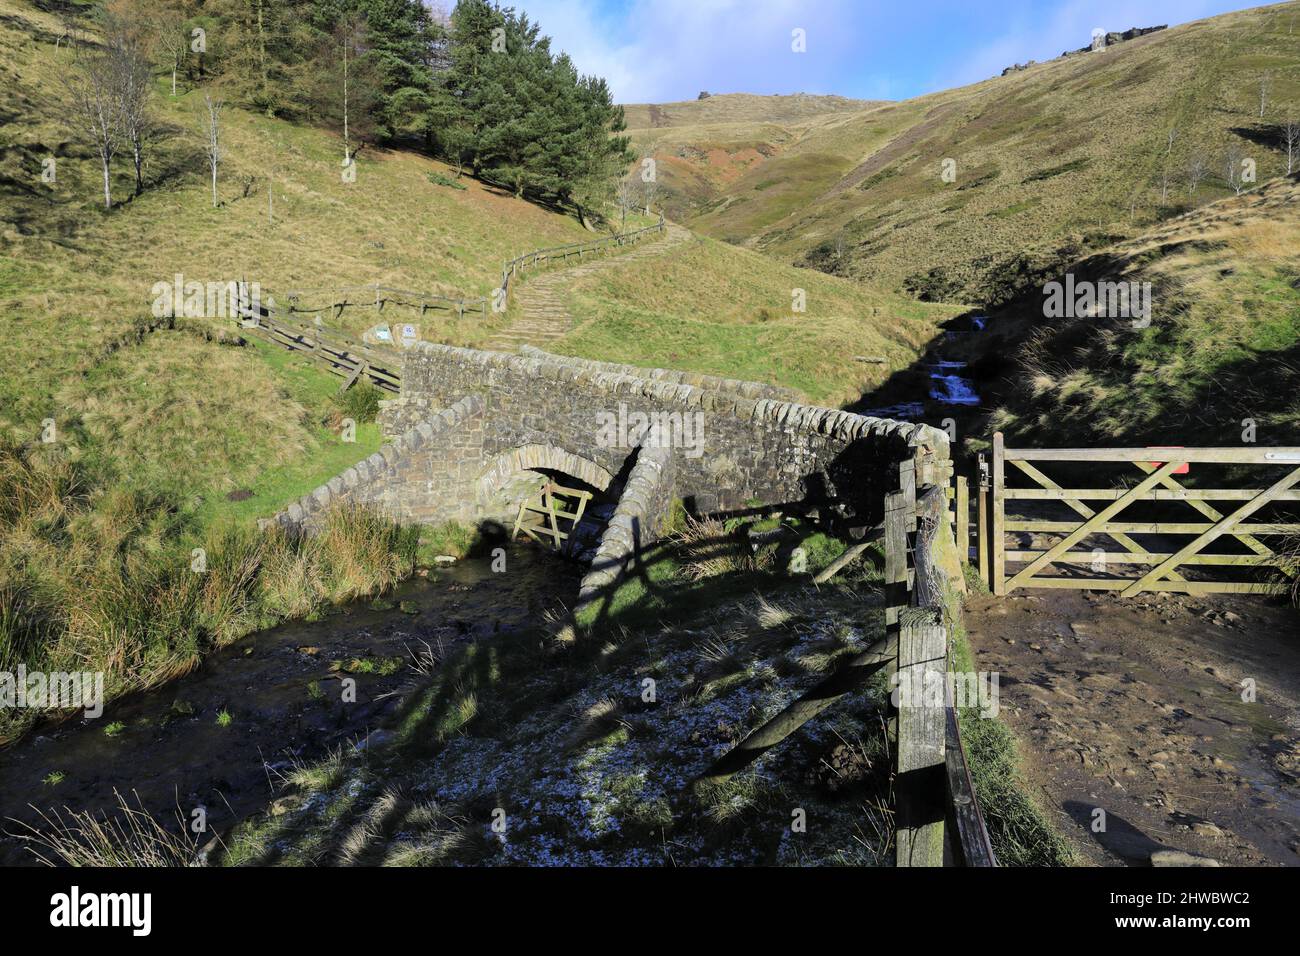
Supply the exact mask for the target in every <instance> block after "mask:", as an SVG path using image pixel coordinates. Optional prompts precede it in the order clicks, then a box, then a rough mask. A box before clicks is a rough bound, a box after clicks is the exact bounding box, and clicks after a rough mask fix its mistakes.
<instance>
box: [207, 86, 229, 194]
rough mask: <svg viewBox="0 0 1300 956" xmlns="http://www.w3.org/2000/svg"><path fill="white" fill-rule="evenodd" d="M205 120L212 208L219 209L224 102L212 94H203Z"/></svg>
mask: <svg viewBox="0 0 1300 956" xmlns="http://www.w3.org/2000/svg"><path fill="white" fill-rule="evenodd" d="M203 105H204V108H205V115H204V119H205V121H206V124H205V129H206V132H207V153H208V165H209V166H210V167H211V168H212V208H213V209H216V208H217V166H218V165H219V164H220V163H221V107H222V106H224V105H225V101H224V100H214V99H213V98H212V94H210V93H204V94H203Z"/></svg>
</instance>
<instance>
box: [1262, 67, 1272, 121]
mask: <svg viewBox="0 0 1300 956" xmlns="http://www.w3.org/2000/svg"><path fill="white" fill-rule="evenodd" d="M1272 92H1273V77H1272V74H1269V73H1264V74H1261V75H1260V78H1259V115H1260V118H1261V119H1262V118H1263V116H1264V113H1265V112H1267V110H1268V96H1269V94H1270V93H1272Z"/></svg>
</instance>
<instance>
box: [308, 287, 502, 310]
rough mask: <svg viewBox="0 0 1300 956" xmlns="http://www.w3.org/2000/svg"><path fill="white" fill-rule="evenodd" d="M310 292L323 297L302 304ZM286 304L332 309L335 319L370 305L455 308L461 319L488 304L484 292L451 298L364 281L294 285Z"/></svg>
mask: <svg viewBox="0 0 1300 956" xmlns="http://www.w3.org/2000/svg"><path fill="white" fill-rule="evenodd" d="M311 296H323V297H325V301H324V302H323V303H322V304H319V305H305V304H304V303H303V299H304V298H305V297H306V298H310V297H311ZM287 298H288V301H289V305H288V308H287V310H286V311H288V312H294V313H299V314H307V315H313V316H320V315H322V314H323V313H326V312H330V313H332V315H331V317H332V318H334V319H338V318H339V317H340V316H341V315H343V310H344V309H347V308H373V309H374V310H375V311H376V312H383V310H384V307H385V306H387V305H390V304H391V305H396V306H402V307H404V308H408V309H411V310H413V311H418V312H419V314H420V315H421V316H424V315H426V314H427V313H429V312H430V311H443V312H448V313H451V312H454V313H456V317H457V318H459V319H463V318H464V317H465V314H466V313H471V314H473V313H477V314H479V315H487V314H488V311H489V310H490V308H491V305H490V300H489V299H488V297H487V296H485V295H484V296H478V297H476V298H464V297H462V298H454V297H452V296H446V295H433V294H431V293H428V292H411V291H410V290H407V289H394V288H390V287H389V286H384V285H379V284H378V283H376V284H374V285H363V286H344V287H342V288H338V289H307V290H303V289H294V290H292V291H290V292H289V293H288V294H287Z"/></svg>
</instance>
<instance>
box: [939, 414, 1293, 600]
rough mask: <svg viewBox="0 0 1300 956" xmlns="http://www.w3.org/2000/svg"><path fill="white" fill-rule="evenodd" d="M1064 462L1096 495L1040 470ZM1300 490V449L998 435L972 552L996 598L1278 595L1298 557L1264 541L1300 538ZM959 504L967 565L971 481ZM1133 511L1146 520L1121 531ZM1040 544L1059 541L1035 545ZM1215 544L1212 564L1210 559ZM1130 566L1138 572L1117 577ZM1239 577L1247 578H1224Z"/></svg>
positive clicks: (959, 493) (985, 473)
mask: <svg viewBox="0 0 1300 956" xmlns="http://www.w3.org/2000/svg"><path fill="white" fill-rule="evenodd" d="M1058 463H1060V465H1061V466H1064V467H1070V466H1073V469H1074V471H1075V472H1076V473H1084V474H1086V475H1087V478H1086V480H1087V481H1088V482H1089V483H1090V484H1091V485H1092V486H1091V487H1066V486H1063V485H1062V484H1061V483H1060V482H1058V480H1056V479H1054V478H1052V477H1050V476H1049V475H1048V474H1046V473H1045V472H1044V471H1043V468H1046V467H1048V466H1049V465H1051V466H1053V467H1056V466H1057V465H1058ZM1108 465H1121V466H1123V472H1122V474H1121V475H1120V476H1119V478H1118V480H1117V481H1115V482H1114V484H1113V485H1112V486H1111V487H1098V486H1099V485H1102V484H1104V482H1103V481H1100V480H1098V478H1097V477H1096V475H1097V474H1098V473H1099V472H1103V473H1104V469H1105V467H1106V466H1108ZM1008 466H1010V468H1008ZM1040 466H1042V467H1040ZM1205 466H1210V468H1211V469H1212V468H1214V467H1222V468H1228V469H1229V470H1230V471H1231V472H1233V473H1234V474H1235V475H1236V476H1239V480H1238V481H1237V482H1236V484H1237V486H1236V487H1222V486H1219V485H1218V484H1217V483H1216V479H1213V478H1207V477H1206V476H1205V474H1204V473H1205V472H1206V471H1207V469H1206V467H1205ZM1133 472H1136V474H1133ZM1270 472H1271V473H1270ZM1129 474H1132V476H1133V480H1129V479H1128V478H1127V475H1129ZM1184 474H1191V475H1192V478H1193V479H1199V480H1198V481H1197V484H1196V486H1195V487H1188V486H1187V485H1186V484H1185V483H1183V482H1180V481H1179V480H1178V478H1177V477H1175V476H1181V475H1184ZM1252 476H1253V477H1252ZM1012 477H1014V478H1016V479H1019V480H1018V481H1017V483H1016V484H1012V482H1011V481H1010V480H1009V479H1010V478H1012ZM1061 477H1062V480H1069V479H1067V478H1065V477H1064V476H1061ZM1297 485H1300V448H1295V447H1275V448H1268V447H1240V448H1037V449H1030V448H1007V447H1005V444H1004V442H1003V437H1002V435H1001V433H998V434H996V435H994V437H993V449H992V456H991V459H990V460H988V461H987V462H986V463H984V465H982V467H981V481H980V487H979V496H978V500H977V505H978V519H977V534H976V537H975V548H974V552H975V553H976V554H977V555H978V558H979V563H980V572H981V576H982V577H984V579H985V580H986V581H987V582H988V584H989V589H990V590H991V591H992V592H993V593H994V594H999V595H1002V594H1008V593H1010V592H1011V591H1014V590H1016V589H1019V588H1071V589H1078V590H1110V591H1119V592H1120V594H1121V596H1123V597H1133V596H1135V595H1138V594H1141V593H1142V592H1144V591H1162V592H1174V593H1183V594H1223V593H1235V594H1272V593H1277V592H1279V591H1281V590H1284V589H1285V588H1286V586H1287V585H1286V583H1285V579H1286V577H1287V576H1288V575H1294V573H1295V558H1294V556H1288V554H1287V553H1286V550H1285V549H1284V548H1279V546H1278V545H1277V543H1276V542H1275V543H1274V544H1273V545H1271V546H1270V545H1269V544H1267V543H1265V541H1264V540H1262V539H1264V538H1268V537H1274V538H1276V537H1277V536H1282V537H1284V538H1285V537H1294V536H1298V535H1300V518H1298V517H1297V514H1298V512H1300V508H1298V507H1297V505H1296V503H1297V502H1300V490H1297V488H1296V486H1297ZM952 497H953V498H954V501H955V504H956V523H957V529H958V530H957V537H958V540H959V542H961V543H962V546H960V547H959V551H960V552H961V553H962V556H963V559H964V560H969V555H970V553H971V549H970V540H969V536H970V532H969V528H970V520H969V509H970V495H969V491H968V488H967V483H966V482H965V481H964V480H962V479H958V481H957V483H956V487H955V489H954V492H953V495H952ZM1212 502H1220V503H1222V502H1235V503H1237V504H1236V505H1235V507H1224V506H1223V505H1220V507H1215V505H1214V504H1212ZM1009 503H1012V504H1010V507H1011V508H1014V509H1015V511H1014V513H1010V512H1009V510H1008V508H1009ZM1129 509H1140V510H1142V511H1143V512H1144V513H1143V514H1141V515H1137V516H1131V517H1130V516H1125V517H1128V518H1129V520H1120V518H1121V515H1122V514H1123V513H1124V512H1125V511H1127V510H1129ZM1188 509H1190V512H1191V513H1182V514H1180V513H1179V512H1183V511H1186V510H1188ZM1221 509H1222V510H1221ZM1053 512H1055V513H1053ZM1193 513H1194V514H1193ZM1071 514H1072V516H1070V515H1071ZM1188 519H1194V520H1188ZM1134 535H1139V536H1142V537H1143V538H1144V539H1145V543H1141V542H1139V541H1138V540H1136V539H1135V538H1134ZM1008 536H1020V537H1021V538H1022V542H1021V546H1020V547H1008V546H1007V539H1008ZM1043 536H1048V537H1050V539H1052V540H1050V542H1049V543H1041V544H1040V543H1037V541H1036V539H1038V538H1041V537H1043ZM1215 542H1220V545H1218V546H1216V553H1207V551H1206V549H1207V548H1208V547H1209V546H1210V545H1212V544H1214V543H1215ZM1090 543H1091V546H1090ZM1225 544H1226V545H1227V546H1228V547H1229V548H1232V549H1233V550H1225V549H1224V548H1223V545H1225ZM1103 545H1104V546H1103ZM1132 567H1136V568H1137V569H1138V570H1137V572H1136V573H1120V572H1122V571H1123V570H1124V569H1127V568H1132ZM1231 570H1237V571H1240V572H1245V573H1243V574H1241V576H1234V577H1225V576H1224V575H1227V574H1230V573H1231ZM1053 571H1055V573H1052V572H1053Z"/></svg>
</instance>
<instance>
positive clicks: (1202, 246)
mask: <svg viewBox="0 0 1300 956" xmlns="http://www.w3.org/2000/svg"><path fill="white" fill-rule="evenodd" d="M1297 199H1300V186H1297V184H1295V183H1293V182H1287V181H1285V180H1278V181H1274V182H1272V183H1268V184H1265V185H1263V186H1261V188H1260V189H1258V190H1257V191H1255V192H1253V193H1248V194H1246V195H1245V196H1242V197H1240V198H1235V197H1234V198H1229V199H1224V200H1221V201H1219V202H1217V203H1215V204H1213V205H1210V206H1207V207H1205V208H1203V209H1201V210H1198V211H1195V212H1193V213H1190V214H1188V215H1186V216H1184V217H1181V218H1179V219H1176V220H1173V221H1171V222H1169V223H1167V224H1165V225H1163V226H1161V227H1159V228H1157V229H1153V230H1152V231H1151V232H1149V233H1147V234H1145V235H1143V236H1139V237H1137V238H1135V239H1132V240H1129V241H1126V242H1122V243H1118V244H1115V245H1113V246H1110V247H1108V248H1106V249H1104V250H1102V254H1101V256H1099V257H1098V261H1100V262H1101V263H1102V264H1103V265H1102V266H1101V268H1100V269H1099V268H1098V267H1097V266H1096V265H1089V264H1087V263H1086V262H1085V264H1084V265H1083V266H1082V267H1077V266H1076V267H1070V268H1072V271H1075V272H1076V273H1079V272H1080V271H1082V272H1083V273H1084V274H1085V275H1087V276H1092V275H1094V274H1097V273H1098V272H1100V274H1101V275H1102V276H1103V277H1104V278H1107V279H1111V280H1122V281H1128V282H1149V283H1151V286H1152V311H1153V315H1152V322H1151V325H1150V327H1148V328H1145V329H1134V328H1133V327H1132V323H1131V322H1129V321H1128V320H1123V319H1120V320H1072V319H1060V320H1045V319H1043V318H1042V314H1041V305H1042V303H1041V297H1040V296H1038V295H1037V294H1036V293H1035V292H1034V290H1031V291H1030V292H1029V294H1028V295H1027V296H1025V297H1024V298H1022V299H1017V300H1014V301H1013V302H1012V303H1010V304H1009V305H1008V307H1007V308H1006V309H1005V310H1004V311H1003V312H1001V313H995V319H996V321H998V322H1000V323H1003V325H1004V327H1007V328H1014V327H1020V328H1023V329H1024V330H1026V331H1025V333H1024V334H1025V337H1026V342H1027V344H1026V345H1025V346H1024V347H1023V348H1021V349H1020V350H1018V351H1016V352H1013V353H1012V354H1011V355H1009V356H1008V358H1009V359H1010V360H1011V362H1010V364H1009V368H1008V372H1009V374H1008V378H1007V381H1008V382H1009V383H1010V387H1009V388H1007V389H1006V390H1005V392H1004V395H1003V401H1002V403H1001V405H1000V407H999V408H998V410H997V412H996V413H995V414H994V416H993V427H994V428H996V429H1000V430H1002V431H1004V432H1006V433H1007V434H1008V435H1009V436H1014V437H1015V438H1016V440H1017V441H1037V442H1049V443H1053V444H1061V445H1068V444H1094V443H1095V444H1108V445H1122V444H1142V443H1150V444H1158V443H1161V442H1162V441H1168V440H1169V437H1170V436H1177V440H1178V442H1179V443H1181V444H1187V445H1195V444H1205V445H1223V444H1235V443H1238V442H1239V441H1240V440H1241V433H1242V429H1243V425H1242V422H1243V421H1245V420H1247V419H1250V420H1253V421H1254V422H1255V423H1256V425H1257V438H1256V440H1257V441H1259V442H1260V443H1264V444H1282V445H1288V444H1294V443H1295V441H1296V440H1297V436H1300V397H1297V396H1298V395H1300V392H1298V391H1297V387H1298V386H1300V373H1298V372H1297V365H1296V363H1297V358H1298V357H1300V221H1297V219H1296V217H1295V215H1294V212H1293V210H1294V208H1295V203H1296V201H1297ZM1065 268H1066V267H1065V266H1062V267H1061V271H1064V270H1065Z"/></svg>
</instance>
